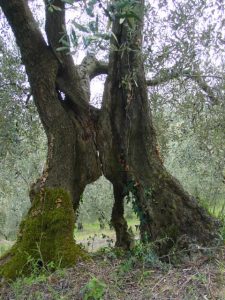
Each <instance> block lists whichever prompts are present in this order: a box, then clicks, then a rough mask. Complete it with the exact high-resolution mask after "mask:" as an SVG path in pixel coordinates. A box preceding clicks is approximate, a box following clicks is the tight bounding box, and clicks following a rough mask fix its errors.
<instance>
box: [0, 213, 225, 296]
mask: <svg viewBox="0 0 225 300" xmlns="http://www.w3.org/2000/svg"><path fill="white" fill-rule="evenodd" d="M128 223H129V226H130V227H131V228H132V230H133V232H136V228H135V225H137V224H138V222H137V220H136V219H133V220H129V222H128ZM83 225H84V229H83V231H78V230H77V229H76V230H75V238H76V240H77V241H78V242H82V243H83V244H84V245H85V247H86V248H87V249H88V250H89V251H92V253H91V254H90V257H91V260H90V261H88V262H79V263H78V264H77V265H76V266H74V267H73V268H70V269H66V270H62V269H60V268H58V269H57V270H56V271H55V272H54V273H50V272H49V271H48V270H44V272H43V273H42V274H38V273H37V272H36V271H37V268H36V266H35V265H34V268H33V269H34V272H33V274H31V276H29V277H26V278H19V279H17V280H16V281H15V282H13V283H7V282H2V283H0V299H1V300H200V299H202V300H225V248H224V247H218V248H217V249H215V248H214V249H203V250H199V251H198V252H197V253H195V255H194V256H193V257H192V259H191V260H190V258H189V257H186V259H185V260H182V261H179V262H178V261H177V262H176V263H175V264H171V263H163V262H161V261H160V260H159V258H158V257H157V256H156V255H155V254H154V251H153V248H152V245H147V246H143V245H142V244H141V243H140V242H138V241H137V242H136V246H135V247H134V249H133V250H132V252H129V253H123V252H122V251H121V250H120V251H119V250H116V249H113V248H112V247H105V246H108V245H111V244H113V243H112V242H111V240H114V238H115V234H114V231H112V230H110V229H109V228H108V227H106V228H105V229H104V230H100V228H99V225H98V223H96V224H83ZM102 235H103V236H104V237H102ZM9 246H10V245H9V243H8V242H7V245H6V246H5V248H4V247H3V248H4V249H3V248H2V249H3V250H4V251H5V250H6V248H8V247H9ZM99 247H103V248H101V249H99ZM96 249H99V250H98V251H97V252H93V251H95V250H96ZM0 251H1V244H0ZM176 255H177V256H179V253H178V254H176ZM177 256H171V261H172V260H174V258H176V257H177Z"/></svg>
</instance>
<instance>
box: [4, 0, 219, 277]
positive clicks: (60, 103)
mask: <svg viewBox="0 0 225 300" xmlns="http://www.w3.org/2000/svg"><path fill="white" fill-rule="evenodd" d="M46 3H48V1H47V0H46ZM54 5H55V6H57V7H59V8H60V10H59V9H58V10H57V11H55V12H54V13H51V12H50V11H49V10H48V9H46V35H47V38H48V45H47V44H46V42H45V40H44V38H43V36H42V34H41V32H40V30H39V29H38V27H37V24H36V22H35V20H34V18H33V16H32V14H31V12H30V10H29V8H28V5H27V1H24V0H11V1H5V0H0V6H1V7H2V9H3V11H4V13H5V15H6V17H7V19H8V21H9V23H10V25H11V27H12V29H13V32H14V34H15V37H16V40H17V44H18V46H19V47H20V50H21V55H22V60H23V63H24V64H25V67H26V72H27V74H28V78H29V82H30V85H31V89H32V94H33V97H34V101H35V104H36V106H37V109H38V112H39V115H40V118H41V121H42V123H43V126H44V129H45V132H46V135H47V138H48V158H47V164H46V168H45V171H44V172H43V175H42V177H41V178H40V179H39V180H38V181H37V182H36V183H35V184H33V186H32V189H31V193H30V196H31V200H32V206H31V209H30V210H29V212H28V215H27V217H26V218H25V219H24V221H23V222H22V224H21V227H20V233H19V237H18V240H17V242H16V244H15V246H14V247H13V249H12V250H11V251H10V252H9V253H8V254H7V255H6V256H4V257H3V258H2V259H1V261H0V264H1V265H2V266H1V267H2V268H1V274H2V275H3V276H5V277H8V278H15V277H16V276H18V275H19V274H20V272H29V267H30V268H31V267H32V265H29V264H27V261H31V260H30V258H32V259H34V260H35V261H36V262H38V265H39V266H40V267H41V266H42V265H43V264H44V265H46V264H48V263H49V262H51V261H53V262H54V263H55V264H58V263H59V262H60V263H61V265H63V266H70V265H72V264H74V263H75V262H76V260H77V259H78V258H84V257H85V253H84V252H83V251H82V250H81V249H80V248H79V247H78V246H77V245H76V244H75V242H74V239H73V229H74V222H75V220H74V219H75V214H74V211H75V212H76V210H77V208H78V206H79V201H80V196H81V194H82V192H83V190H84V188H85V186H86V185H87V184H88V183H91V182H93V181H95V180H96V179H97V178H98V177H99V176H100V175H101V174H102V173H103V174H104V175H105V176H106V178H108V179H109V180H110V181H111V182H112V184H113V187H114V197H115V203H114V207H113V212H112V224H113V226H114V228H115V230H116V236H117V241H116V245H117V246H120V247H121V246H122V247H124V248H126V249H129V248H130V247H131V245H132V239H131V236H130V235H129V233H128V230H127V223H126V220H125V218H124V208H123V201H124V197H125V196H126V195H129V193H132V194H133V196H134V198H135V200H134V203H133V204H134V208H135V211H136V212H137V213H138V216H139V218H140V221H141V226H140V228H141V236H142V238H143V239H146V238H147V239H148V240H152V241H156V240H158V239H162V238H166V243H163V244H162V245H161V244H159V248H158V250H159V253H167V252H168V251H169V250H170V248H171V247H172V246H173V245H174V244H176V243H177V244H179V241H180V240H182V239H183V237H184V236H186V237H188V238H187V239H186V240H187V243H191V242H192V241H195V242H197V243H200V244H203V245H206V244H207V245H208V244H210V243H211V241H212V240H213V239H214V237H215V236H216V227H217V226H216V222H215V221H214V220H213V219H212V218H211V217H210V216H209V215H208V214H207V213H206V212H205V211H204V210H203V209H202V208H200V207H199V205H198V204H197V202H196V200H195V199H193V198H192V197H191V196H189V195H188V194H187V193H186V192H185V191H184V190H183V189H182V187H181V186H180V184H179V183H178V182H177V181H176V180H175V179H174V178H173V177H172V176H171V175H170V174H168V172H167V171H166V170H165V168H164V166H163V164H162V162H161V159H160V156H159V153H158V148H157V140H156V134H155V129H154V127H153V125H152V115H151V111H150V109H149V102H148V95H147V87H146V81H145V76H144V67H143V59H142V55H141V47H142V44H141V40H142V23H141V21H139V20H138V19H136V18H133V20H132V22H131V23H132V24H133V25H132V26H131V25H129V24H130V23H129V22H128V20H127V19H126V18H125V20H122V21H121V19H120V18H119V17H116V18H115V21H114V24H113V32H114V35H113V37H112V40H111V46H112V47H111V49H114V50H111V53H110V58H109V67H108V78H107V80H106V83H105V91H104V97H103V106H102V109H101V110H97V109H95V108H93V107H92V106H91V105H90V104H89V103H88V102H89V97H90V93H89V79H91V78H92V77H93V76H94V73H96V74H99V72H100V71H99V66H98V64H97V63H96V61H93V64H94V66H95V67H96V66H97V69H95V68H94V67H93V66H92V67H91V68H90V66H88V67H87V66H86V64H85V63H84V64H83V65H82V72H84V73H85V72H86V75H85V78H84V79H85V80H83V77H82V76H81V71H80V69H79V68H78V67H76V66H74V63H73V60H72V57H71V56H70V55H68V53H67V52H68V50H65V51H61V52H57V51H56V50H57V48H58V47H60V46H62V45H61V44H60V38H61V36H62V28H65V7H64V5H65V4H64V2H63V1H61V0H55V1H54ZM136 5H139V7H138V9H139V10H140V9H141V7H143V2H142V1H141V0H140V3H138V4H136ZM139 18H140V19H143V15H142V14H140V16H139ZM130 26H131V27H130ZM116 48H117V49H116ZM115 49H116V51H115ZM181 244H182V243H181V242H180V245H181ZM28 258H29V260H28Z"/></svg>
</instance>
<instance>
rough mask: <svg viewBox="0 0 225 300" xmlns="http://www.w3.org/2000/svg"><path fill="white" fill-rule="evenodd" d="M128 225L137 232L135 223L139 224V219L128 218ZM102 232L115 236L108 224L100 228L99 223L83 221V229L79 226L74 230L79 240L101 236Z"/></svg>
mask: <svg viewBox="0 0 225 300" xmlns="http://www.w3.org/2000/svg"><path fill="white" fill-rule="evenodd" d="M127 223H128V227H131V228H132V230H133V232H134V233H135V232H136V228H135V225H137V224H139V221H138V220H137V219H135V218H134V219H129V220H127ZM102 234H104V235H106V236H109V237H113V236H115V231H114V229H112V230H110V228H109V226H108V225H106V226H105V228H104V229H100V227H99V223H98V222H95V223H83V230H82V231H79V230H78V229H77V228H76V229H75V231H74V236H75V239H76V240H77V241H79V240H85V239H88V238H89V237H90V236H93V235H96V236H98V237H101V236H102Z"/></svg>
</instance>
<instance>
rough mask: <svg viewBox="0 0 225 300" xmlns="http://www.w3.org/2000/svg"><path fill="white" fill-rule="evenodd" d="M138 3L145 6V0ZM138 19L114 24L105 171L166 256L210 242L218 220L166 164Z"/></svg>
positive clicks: (144, 235) (105, 119)
mask: <svg viewBox="0 0 225 300" xmlns="http://www.w3.org/2000/svg"><path fill="white" fill-rule="evenodd" d="M136 5H139V8H140V7H143V1H141V0H140V1H138V4H136ZM140 19H141V20H143V17H142V16H140ZM134 21H135V23H136V25H135V27H131V26H130V25H129V23H128V22H126V20H125V21H124V22H122V24H121V22H120V19H119V17H118V18H116V20H115V21H114V24H113V33H114V36H113V38H112V40H111V44H112V45H113V46H112V49H115V48H116V49H117V50H116V51H111V54H110V59H109V68H108V70H109V75H108V79H107V82H106V86H105V93H104V99H103V101H104V102H103V109H102V114H101V117H100V124H101V125H100V127H101V128H102V129H101V131H100V137H99V142H100V140H104V142H103V144H102V145H101V148H100V149H101V151H100V153H101V160H102V164H103V172H104V174H105V176H106V177H107V178H108V179H109V180H111V182H112V183H113V182H115V181H116V180H118V181H119V182H120V183H122V185H123V187H124V189H125V190H128V191H130V192H132V193H133V195H134V197H135V207H136V210H137V213H138V215H139V218H140V222H141V225H140V229H141V236H142V239H144V240H146V239H147V240H151V241H162V240H163V243H162V242H158V243H157V244H158V251H159V253H160V254H165V253H168V252H169V251H170V249H171V248H172V247H173V246H175V245H176V246H177V247H178V248H179V247H180V248H182V247H188V246H189V244H191V243H197V244H201V245H210V244H212V243H213V241H215V238H216V237H217V228H218V222H217V221H216V220H215V219H214V218H212V217H210V216H209V214H208V213H207V212H206V211H205V210H204V209H203V208H201V207H200V206H199V205H198V203H197V201H196V200H195V199H194V198H193V197H191V196H190V195H189V194H188V193H187V192H185V191H184V190H183V188H182V187H181V185H180V183H179V182H178V181H177V180H176V179H175V178H173V177H172V176H171V175H170V174H169V173H168V172H167V171H166V169H165V167H164V166H163V162H162V159H161V157H160V154H159V150H158V146H157V138H156V133H155V129H154V126H153V124H152V115H151V111H150V108H149V102H148V95H147V85H146V80H145V75H144V66H143V60H142V56H141V41H142V24H141V22H140V21H139V20H138V19H136V20H134ZM121 201H122V200H121ZM121 205H122V204H121ZM184 240H185V241H186V242H185V245H184V243H183V242H182V241H184Z"/></svg>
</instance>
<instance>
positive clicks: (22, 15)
mask: <svg viewBox="0 0 225 300" xmlns="http://www.w3.org/2000/svg"><path fill="white" fill-rule="evenodd" d="M0 6H1V8H2V10H3V12H4V14H5V16H6V18H7V20H8V22H9V24H10V26H11V28H12V30H13V32H14V35H15V37H16V42H17V45H18V46H19V48H20V51H21V55H22V60H23V62H24V64H25V65H30V64H31V63H33V62H34V61H36V58H37V57H40V53H41V51H44V50H46V47H47V45H46V43H45V40H44V38H43V36H42V34H41V32H40V30H39V28H38V26H37V24H36V21H35V20H34V17H33V15H32V13H31V11H30V9H29V7H28V4H27V2H26V1H23V0H10V1H5V0H0ZM39 60H40V59H39Z"/></svg>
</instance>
